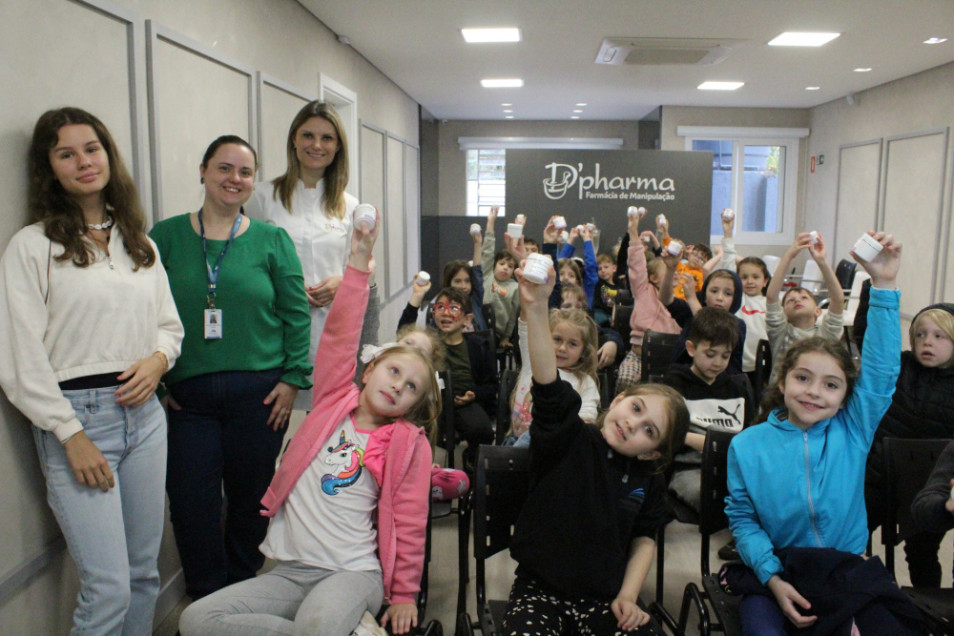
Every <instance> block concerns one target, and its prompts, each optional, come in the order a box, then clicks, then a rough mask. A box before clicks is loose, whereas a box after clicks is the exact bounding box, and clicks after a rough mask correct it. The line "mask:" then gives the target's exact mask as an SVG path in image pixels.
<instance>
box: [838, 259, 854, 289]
mask: <svg viewBox="0 0 954 636" xmlns="http://www.w3.org/2000/svg"><path fill="white" fill-rule="evenodd" d="M857 268H858V263H856V262H855V261H852V260H848V259H847V258H843V259H841V260H840V261H838V265H837V266H836V267H835V278H836V279H837V280H838V284H839V285H841V288H842V289H843V290H844V291H845V297H847V296H848V293H849V290H850V289H851V283H852V282H853V281H854V279H855V270H856V269H857Z"/></svg>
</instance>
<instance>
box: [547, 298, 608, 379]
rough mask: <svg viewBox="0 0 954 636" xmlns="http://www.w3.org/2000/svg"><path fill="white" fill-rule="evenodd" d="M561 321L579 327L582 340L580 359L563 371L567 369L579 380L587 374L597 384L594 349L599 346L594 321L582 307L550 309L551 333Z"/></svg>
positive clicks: (596, 362) (596, 364)
mask: <svg viewBox="0 0 954 636" xmlns="http://www.w3.org/2000/svg"><path fill="white" fill-rule="evenodd" d="M561 322H565V323H569V324H570V325H571V326H573V327H576V328H577V329H579V330H580V335H581V336H582V340H583V352H582V353H581V354H580V359H579V360H577V362H576V364H574V365H573V366H572V367H568V368H566V369H563V371H569V372H570V373H572V374H573V375H574V376H576V377H577V379H579V380H582V379H583V377H584V376H589V377H590V378H592V379H593V382H594V383H596V385H597V386H599V379H598V378H597V377H596V369H597V366H598V364H599V360H598V358H597V356H596V350H597V349H598V348H599V337H598V335H597V328H596V322H595V321H594V320H593V318H591V317H590V315H589V314H587V313H586V312H585V311H583V310H582V309H552V310H550V333H553V329H554V327H556V326H557V325H558V324H560V323H561Z"/></svg>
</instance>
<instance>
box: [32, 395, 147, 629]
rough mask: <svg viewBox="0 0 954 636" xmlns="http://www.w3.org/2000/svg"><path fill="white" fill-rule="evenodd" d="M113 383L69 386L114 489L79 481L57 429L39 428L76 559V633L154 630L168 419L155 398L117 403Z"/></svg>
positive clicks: (51, 489) (49, 481) (55, 501)
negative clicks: (86, 387)
mask: <svg viewBox="0 0 954 636" xmlns="http://www.w3.org/2000/svg"><path fill="white" fill-rule="evenodd" d="M113 391H115V387H112V388H106V389H91V390H76V391H63V395H64V396H66V398H67V399H68V400H70V402H71V404H72V405H73V409H74V410H75V411H76V417H77V419H79V421H80V422H81V423H82V424H83V429H84V431H85V432H86V435H87V437H89V439H90V441H92V442H93V443H94V444H95V445H96V447H97V448H99V450H100V452H102V453H103V456H104V457H105V458H106V461H108V462H109V468H110V470H112V472H113V476H114V477H115V479H116V486H115V487H114V488H111V489H110V490H109V492H105V493H104V492H102V491H101V490H99V489H98V488H90V487H89V486H83V485H80V484H79V483H77V481H76V477H75V476H74V474H73V470H72V469H71V468H70V464H69V461H68V460H67V459H66V451H65V449H64V448H63V445H62V444H60V442H59V440H57V438H56V436H55V435H53V434H52V433H49V432H46V431H43V430H41V429H38V428H36V427H33V437H34V441H35V442H36V447H37V453H38V454H39V456H40V466H41V467H42V469H43V475H44V477H46V486H47V502H48V503H49V504H50V508H52V510H53V514H54V515H55V516H56V520H57V521H58V522H59V524H60V529H61V530H62V531H63V535H64V537H65V538H66V544H67V546H68V547H69V551H70V555H71V556H72V557H73V560H74V561H75V562H76V569H77V571H78V573H79V582H80V589H79V593H78V594H77V597H76V611H74V612H73V629H72V631H71V632H70V633H71V634H90V635H92V634H124V635H128V636H143V635H148V634H151V633H152V619H153V614H154V612H155V608H156V599H157V598H158V596H159V569H158V565H157V560H158V557H159V545H160V544H161V542H162V530H163V516H164V512H165V496H164V494H163V492H162V476H163V473H164V472H165V468H166V417H165V414H164V413H163V411H162V407H161V406H160V405H159V401H158V400H157V399H156V398H155V397H152V398H150V399H149V401H148V402H146V403H145V404H144V405H142V406H140V407H138V408H124V407H122V406H119V405H118V404H116V398H115V396H114V395H113Z"/></svg>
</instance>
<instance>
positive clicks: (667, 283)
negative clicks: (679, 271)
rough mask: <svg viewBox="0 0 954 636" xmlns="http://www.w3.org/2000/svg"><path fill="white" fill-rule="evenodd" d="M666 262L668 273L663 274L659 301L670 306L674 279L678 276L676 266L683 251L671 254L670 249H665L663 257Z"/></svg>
mask: <svg viewBox="0 0 954 636" xmlns="http://www.w3.org/2000/svg"><path fill="white" fill-rule="evenodd" d="M661 258H662V259H663V263H665V264H666V274H665V275H664V276H663V279H662V282H661V283H660V285H659V302H661V303H662V304H664V305H666V306H669V305H670V304H671V303H672V299H673V293H672V292H673V279H674V278H675V276H676V268H677V267H678V266H679V259H680V258H682V252H680V253H679V254H670V253H669V251H668V250H664V251H663V255H662V257H661Z"/></svg>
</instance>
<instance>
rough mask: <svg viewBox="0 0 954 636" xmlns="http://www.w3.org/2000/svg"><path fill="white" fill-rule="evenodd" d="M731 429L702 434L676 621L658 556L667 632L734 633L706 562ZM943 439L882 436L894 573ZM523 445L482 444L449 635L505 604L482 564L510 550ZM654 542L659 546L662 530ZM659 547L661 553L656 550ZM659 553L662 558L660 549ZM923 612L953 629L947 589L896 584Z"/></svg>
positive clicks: (721, 519)
mask: <svg viewBox="0 0 954 636" xmlns="http://www.w3.org/2000/svg"><path fill="white" fill-rule="evenodd" d="M732 438H733V433H731V432H727V431H723V430H718V429H710V430H709V432H708V433H707V435H706V440H705V446H704V449H703V458H702V475H701V494H702V497H701V502H700V512H699V520H698V525H699V535H700V574H701V579H700V583H699V584H696V583H695V582H690V583H688V584H687V585H686V587H685V590H684V592H683V598H682V605H681V607H680V612H679V619H678V621H676V620H675V619H674V618H673V617H672V616H671V615H670V614H669V612H668V611H667V610H666V608H665V607H664V606H663V604H662V602H661V593H662V588H663V579H662V561H661V560H660V561H658V562H657V598H656V602H654V603H652V604H651V605H650V606H649V608H648V609H649V612H650V614H651V615H652V616H653V617H654V618H655V619H656V620H657V621H658V623H659V624H661V625H662V626H665V628H666V629H667V630H668V631H669V632H670V633H672V634H676V635H682V634H685V633H686V631H687V629H688V627H689V620H690V614H691V613H692V611H693V610H695V614H696V616H697V617H698V626H697V629H698V633H699V634H701V635H703V636H709V635H710V634H711V633H712V632H721V633H723V634H726V635H733V634H740V633H741V625H740V622H739V616H738V604H739V602H740V601H741V597H739V596H733V595H729V594H727V593H726V592H725V591H724V590H723V589H722V587H721V586H720V584H719V581H718V576H717V573H715V572H713V571H712V567H711V559H710V543H711V537H712V536H713V535H714V534H716V533H717V532H720V531H722V530H724V529H726V528H727V527H728V519H727V517H726V515H725V503H724V501H725V497H726V495H727V494H728V486H727V470H728V450H729V445H730V443H731V441H732ZM949 442H950V440H946V439H931V440H907V439H887V440H885V445H884V453H885V460H886V470H887V472H886V481H887V483H888V484H889V488H888V491H887V492H886V493H885V497H886V500H885V504H886V505H885V509H886V513H885V519H884V521H883V526H882V534H881V537H882V543H883V545H884V547H885V555H886V556H885V563H886V567H887V568H888V570H889V571H890V572H891V574H892V575H894V549H895V546H897V545H899V544H900V542H901V541H903V540H904V538H905V537H907V536H909V535H910V534H912V533H913V532H914V531H915V529H914V527H913V523H912V521H911V517H910V506H911V502H912V501H913V499H914V497H915V495H916V494H917V492H918V491H920V489H921V488H922V487H923V485H924V484H925V482H926V481H927V478H928V476H929V474H930V472H931V470H932V469H933V466H934V464H935V463H936V461H937V458H938V456H939V455H940V453H941V452H942V451H943V449H944V447H945V446H946V445H947V444H948V443H949ZM528 468H529V450H528V449H525V448H514V447H505V446H489V445H488V446H481V448H480V451H479V453H478V462H477V470H476V476H475V481H474V484H473V488H472V490H471V493H472V496H471V497H470V501H469V505H468V506H467V510H466V512H465V514H463V515H462V516H461V518H460V526H459V532H460V539H461V544H462V545H463V546H464V549H463V551H462V552H461V555H460V556H461V559H462V560H461V564H462V565H461V571H460V586H459V589H458V619H457V624H456V629H455V635H456V636H473V634H474V633H475V630H480V633H481V634H482V635H483V636H492V635H496V634H498V633H499V632H498V629H499V626H500V624H501V619H502V616H503V612H504V609H505V607H506V601H500V600H491V599H489V598H488V595H487V581H486V569H485V562H486V560H487V559H489V558H490V557H492V556H494V555H496V554H498V553H500V552H502V551H504V550H507V549H509V547H510V539H511V536H512V532H513V528H514V525H515V524H516V521H517V517H518V515H519V512H520V508H521V506H522V505H523V502H524V500H525V498H526V495H527V490H528V480H529V478H528ZM471 521H472V522H473V538H474V559H475V563H476V566H475V580H474V589H475V595H476V601H477V616H476V619H474V620H471V618H470V616H469V615H468V614H467V613H466V593H467V585H468V582H469V573H468V570H467V568H466V563H467V557H466V555H467V551H466V545H467V542H468V540H469V535H470V530H471ZM657 541H658V543H659V545H660V546H662V545H664V528H663V529H662V530H661V532H660V535H659V537H658V538H657ZM660 552H662V550H660ZM658 558H660V559H661V558H662V554H660V555H659V557H658ZM902 589H903V590H904V592H906V593H907V594H908V595H909V596H910V597H911V599H912V600H913V601H914V603H915V605H916V606H917V607H918V608H919V609H920V610H921V612H922V613H923V615H924V617H925V619H926V621H927V622H928V625H929V627H930V629H931V633H932V634H936V635H942V634H954V590H951V589H936V588H909V587H905V588H902Z"/></svg>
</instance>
